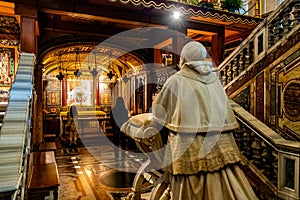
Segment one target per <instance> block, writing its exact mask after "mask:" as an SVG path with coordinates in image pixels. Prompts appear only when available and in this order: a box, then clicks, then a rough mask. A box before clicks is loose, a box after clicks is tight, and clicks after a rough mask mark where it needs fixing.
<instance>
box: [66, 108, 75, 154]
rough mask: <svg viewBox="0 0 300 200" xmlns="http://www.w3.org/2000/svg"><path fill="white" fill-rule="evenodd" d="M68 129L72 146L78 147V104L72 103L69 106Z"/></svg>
mask: <svg viewBox="0 0 300 200" xmlns="http://www.w3.org/2000/svg"><path fill="white" fill-rule="evenodd" d="M67 119H68V121H67V124H66V127H67V131H68V133H69V145H70V146H71V147H74V148H75V147H77V139H78V132H77V125H78V111H77V108H76V106H74V105H72V106H70V108H69V111H68V113H67Z"/></svg>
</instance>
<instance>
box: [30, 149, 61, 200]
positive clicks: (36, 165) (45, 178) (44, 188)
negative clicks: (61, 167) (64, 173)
mask: <svg viewBox="0 0 300 200" xmlns="http://www.w3.org/2000/svg"><path fill="white" fill-rule="evenodd" d="M58 186H59V176H58V170H57V165H56V161H55V155H54V151H44V152H32V153H31V154H30V163H29V176H28V199H29V200H30V199H32V200H35V199H44V198H45V196H49V195H50V191H52V192H53V198H54V199H55V200H57V199H58Z"/></svg>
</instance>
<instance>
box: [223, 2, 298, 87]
mask: <svg viewBox="0 0 300 200" xmlns="http://www.w3.org/2000/svg"><path fill="white" fill-rule="evenodd" d="M299 28H300V0H286V1H284V2H283V3H282V4H281V5H280V6H279V7H278V8H277V9H276V10H274V11H273V12H272V13H271V14H270V15H269V16H268V17H267V18H266V19H264V21H262V22H261V23H260V24H259V25H258V26H257V27H256V28H255V29H254V30H253V32H252V33H251V34H250V35H249V36H248V38H247V39H245V40H244V41H243V42H242V43H241V44H240V46H239V47H237V48H236V49H235V50H234V51H233V52H232V53H231V54H230V55H229V56H228V57H227V58H226V59H225V60H224V61H223V62H222V63H221V64H220V65H219V67H218V70H219V72H220V76H221V77H220V78H221V80H222V82H223V85H224V88H225V89H227V88H228V87H230V86H231V85H232V84H233V83H234V82H235V81H237V80H238V79H240V78H242V77H243V76H244V75H246V73H247V72H251V74H252V75H255V74H254V73H255V71H256V70H257V69H254V68H257V65H258V64H259V63H260V62H261V61H263V60H264V59H266V58H267V57H268V55H270V54H271V53H272V52H274V51H275V50H276V49H277V48H278V47H280V46H283V45H284V44H285V43H287V41H288V40H289V39H290V38H292V37H293V36H294V35H295V34H297V33H298V32H299ZM263 64H264V63H262V64H259V66H261V65H263ZM262 67H264V66H262Z"/></svg>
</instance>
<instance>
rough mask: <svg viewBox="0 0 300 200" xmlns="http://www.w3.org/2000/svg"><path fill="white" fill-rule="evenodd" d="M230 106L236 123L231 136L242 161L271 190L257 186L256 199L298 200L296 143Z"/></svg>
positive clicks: (299, 155)
mask: <svg viewBox="0 0 300 200" xmlns="http://www.w3.org/2000/svg"><path fill="white" fill-rule="evenodd" d="M231 105H232V108H233V110H234V113H235V115H236V117H237V120H238V122H239V124H240V128H239V129H238V130H237V131H235V133H234V136H235V139H236V142H237V145H238V147H239V149H240V151H241V153H242V154H243V155H244V157H245V158H246V159H245V163H246V165H248V167H249V168H250V169H251V171H253V172H254V173H255V174H256V176H258V178H259V179H260V180H261V181H262V182H264V185H266V187H268V189H269V191H271V195H270V194H267V193H264V192H261V191H260V189H261V188H257V190H258V193H259V195H260V196H259V199H278V198H281V199H295V200H296V199H300V191H299V190H300V186H299V184H300V183H299V182H300V171H299V170H300V164H299V160H300V142H295V141H290V140H286V139H284V138H282V137H281V136H280V135H278V134H277V133H276V132H274V131H273V130H272V129H270V128H269V127H268V126H267V125H265V124H264V123H262V122H261V121H259V120H258V119H256V118H255V117H254V116H253V115H252V114H250V113H249V112H247V111H246V110H244V109H243V108H242V107H241V106H239V105H238V104H236V103H235V102H233V101H231ZM272 195H274V196H272Z"/></svg>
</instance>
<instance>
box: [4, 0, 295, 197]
mask: <svg viewBox="0 0 300 200" xmlns="http://www.w3.org/2000/svg"><path fill="white" fill-rule="evenodd" d="M223 1H225V0H178V1H176V0H72V1H59V0H0V128H1V130H0V199H25V200H31V199H43V200H44V199H45V200H46V199H47V200H52V199H54V200H56V199H60V200H69V199H89V200H92V199H99V200H119V199H120V200H121V199H123V200H126V199H127V200H129V199H130V200H133V199H136V200H138V199H151V200H152V199H159V196H161V195H162V193H168V192H169V191H168V189H166V188H159V187H157V188H158V189H157V188H156V189H154V188H155V186H157V185H159V181H161V180H160V179H159V178H160V176H161V175H162V174H161V173H162V172H161V171H159V170H152V171H149V172H144V171H143V170H142V169H145V168H146V166H147V165H149V162H150V161H149V158H148V157H147V155H145V154H144V153H143V152H144V151H147V150H149V147H148V146H147V147H145V146H143V145H141V144H140V142H141V141H144V140H145V141H146V140H147V142H148V143H147V144H148V145H150V143H151V144H153V142H155V138H154V139H153V138H146V139H143V140H138V139H134V138H130V137H128V138H127V139H128V140H127V146H126V149H124V151H126V159H125V160H122V161H119V160H116V159H114V154H113V151H114V150H113V143H112V136H113V133H112V129H111V128H112V127H111V123H110V111H111V108H112V107H113V106H114V104H115V101H116V99H117V97H119V96H122V97H123V98H124V101H125V104H126V108H127V109H128V111H129V114H130V116H135V115H138V114H142V113H148V112H150V111H151V103H152V101H153V99H154V98H155V96H156V95H157V94H158V93H159V92H160V90H161V88H162V86H163V85H164V83H165V82H166V80H167V79H168V78H169V77H170V76H172V75H173V74H174V73H176V72H177V71H178V70H179V68H178V63H179V59H180V51H181V49H182V47H183V46H184V45H185V44H186V43H187V42H188V41H190V40H194V41H198V42H201V43H202V44H203V45H204V46H205V48H206V50H207V52H208V54H209V56H210V59H211V60H212V61H213V63H214V70H215V71H217V72H218V75H219V78H220V81H221V83H222V84H223V86H224V90H225V92H226V94H227V95H228V98H229V99H230V103H231V106H232V108H233V111H234V114H235V116H236V118H237V121H238V123H239V125H240V127H239V129H237V130H235V131H234V137H235V140H236V143H237V145H238V147H239V150H240V152H241V154H242V160H243V165H242V166H243V167H242V170H243V171H244V173H245V175H246V177H247V179H248V181H249V183H250V184H251V186H252V188H253V190H254V191H255V193H256V195H257V197H258V198H259V199H261V200H274V199H289V200H290V199H292V200H299V199H300V62H299V61H300V56H299V55H300V42H299V40H300V31H299V27H300V1H299V0H244V1H243V4H242V7H240V8H239V9H234V10H230V9H228V8H224V7H222V3H223ZM186 103H189V102H186ZM71 105H76V106H77V109H78V114H79V118H78V119H79V120H78V127H77V128H78V133H79V138H78V145H77V146H76V147H75V148H73V147H70V146H69V145H67V144H66V143H65V140H64V138H66V137H68V131H67V130H66V123H67V112H68V109H69V107H70V106H71ZM120 151H122V150H121V149H120Z"/></svg>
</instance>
